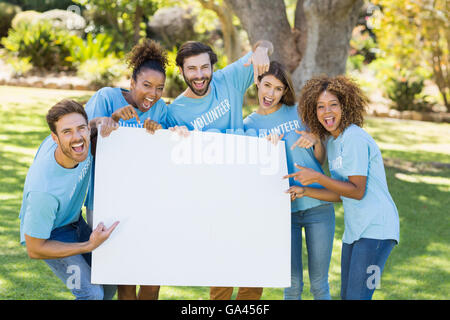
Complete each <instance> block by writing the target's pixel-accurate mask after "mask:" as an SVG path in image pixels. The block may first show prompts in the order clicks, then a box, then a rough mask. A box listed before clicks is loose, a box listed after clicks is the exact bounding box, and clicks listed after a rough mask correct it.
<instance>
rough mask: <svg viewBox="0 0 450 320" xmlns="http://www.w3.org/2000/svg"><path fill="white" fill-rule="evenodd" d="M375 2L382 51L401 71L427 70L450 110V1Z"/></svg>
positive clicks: (378, 0) (378, 36) (376, 31)
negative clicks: (395, 61) (390, 57)
mask: <svg viewBox="0 0 450 320" xmlns="http://www.w3.org/2000/svg"><path fill="white" fill-rule="evenodd" d="M375 3H376V4H377V5H379V6H380V8H381V15H380V16H379V17H378V20H377V21H376V23H375V26H377V27H376V28H375V33H376V35H377V39H378V43H379V46H380V49H381V50H382V52H383V53H384V54H385V55H386V56H392V57H394V58H395V59H396V60H397V61H398V63H397V65H398V68H399V69H402V70H407V71H410V72H411V71H413V70H415V69H417V68H427V69H428V70H429V71H430V72H431V73H432V75H433V80H434V82H435V83H436V85H437V86H438V88H439V91H440V93H441V96H442V99H443V101H444V104H445V106H446V108H447V111H450V22H449V12H450V1H448V0H422V1H417V0H404V1H393V0H376V1H375ZM399 71H400V70H399Z"/></svg>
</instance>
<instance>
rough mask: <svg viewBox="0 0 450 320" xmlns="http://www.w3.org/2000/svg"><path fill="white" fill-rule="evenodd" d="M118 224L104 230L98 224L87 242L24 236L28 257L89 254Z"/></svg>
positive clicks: (102, 226)
mask: <svg viewBox="0 0 450 320" xmlns="http://www.w3.org/2000/svg"><path fill="white" fill-rule="evenodd" d="M118 224H119V222H118V221H117V222H115V223H114V224H113V225H112V226H111V227H109V228H106V227H105V225H104V224H103V223H99V224H98V226H97V228H95V229H94V230H93V231H92V233H91V236H90V238H89V240H88V241H85V242H75V243H67V242H60V241H55V240H48V239H38V238H34V237H31V236H29V235H27V234H25V241H26V244H27V252H28V256H29V257H30V258H31V259H57V258H65V257H69V256H74V255H77V254H83V253H87V252H91V251H92V250H94V249H95V248H97V247H98V246H100V245H101V244H102V243H103V242H104V241H105V240H106V239H108V238H109V236H110V234H111V232H113V230H114V229H115V228H116V226H117V225H118Z"/></svg>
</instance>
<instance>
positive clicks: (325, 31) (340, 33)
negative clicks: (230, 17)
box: [224, 0, 364, 92]
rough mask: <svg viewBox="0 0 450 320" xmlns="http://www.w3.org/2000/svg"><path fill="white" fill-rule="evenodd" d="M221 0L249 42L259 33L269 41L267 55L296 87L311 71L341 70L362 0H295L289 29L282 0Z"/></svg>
mask: <svg viewBox="0 0 450 320" xmlns="http://www.w3.org/2000/svg"><path fill="white" fill-rule="evenodd" d="M224 1H226V2H227V3H228V4H229V6H230V7H231V8H232V10H233V11H234V12H235V14H236V15H237V16H238V17H239V19H240V20H241V24H242V26H243V27H244V29H245V30H246V31H247V33H248V35H249V39H250V42H251V43H252V44H253V43H255V42H256V41H258V40H260V39H265V40H269V41H271V42H272V44H273V46H274V54H273V56H272V60H279V61H280V62H282V63H284V64H285V65H286V66H287V68H288V69H289V70H290V71H291V72H292V79H293V81H294V86H295V89H296V91H297V92H299V91H300V89H301V88H302V86H303V85H304V84H305V82H306V81H307V80H308V79H310V78H311V77H312V76H314V75H319V74H328V75H330V76H335V75H338V74H343V73H345V66H346V63H347V57H348V50H349V46H350V44H349V42H350V38H351V35H352V31H353V28H354V26H355V25H356V21H357V18H358V14H359V11H360V9H361V7H362V5H363V3H364V1H363V0H298V2H297V9H296V15H295V26H294V29H293V30H291V27H290V26H289V23H288V20H287V16H286V8H285V5H284V1H283V0H248V1H240V0H224Z"/></svg>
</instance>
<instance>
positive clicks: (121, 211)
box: [91, 127, 291, 287]
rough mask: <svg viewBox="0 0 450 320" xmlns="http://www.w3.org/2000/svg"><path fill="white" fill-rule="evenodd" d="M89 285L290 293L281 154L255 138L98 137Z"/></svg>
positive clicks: (163, 133) (138, 131) (126, 133)
mask: <svg viewBox="0 0 450 320" xmlns="http://www.w3.org/2000/svg"><path fill="white" fill-rule="evenodd" d="M95 168H96V170H95V194H94V227H95V226H97V224H98V223H99V222H103V223H104V224H105V225H106V226H107V227H109V226H111V224H112V223H114V222H115V221H120V223H119V225H118V226H117V228H116V229H115V230H114V231H113V233H112V234H111V236H110V238H109V239H108V240H106V241H105V242H104V243H103V244H102V245H101V246H100V247H98V248H97V249H95V250H94V251H93V255H92V275H91V280H92V282H93V283H99V284H139V285H174V286H245V287H288V286H290V276H291V275H290V257H291V253H290V239H291V236H290V233H291V227H290V222H291V220H290V216H291V214H290V199H289V195H288V194H286V193H284V191H285V190H287V189H288V188H289V185H288V181H287V180H283V179H282V177H283V176H284V175H285V174H287V168H286V157H285V146H284V142H280V143H279V144H278V145H277V146H273V145H272V144H271V143H270V142H268V141H267V140H266V139H263V138H256V137H247V136H239V135H233V134H222V133H211V132H191V134H190V135H189V137H187V138H183V137H180V136H178V135H177V134H175V133H173V132H170V131H168V130H158V131H157V132H156V133H155V134H154V135H151V134H149V133H147V132H146V131H145V129H142V128H125V127H120V128H119V129H118V130H116V131H114V132H113V133H112V134H111V135H110V136H109V137H106V138H102V137H101V136H99V137H98V141H97V154H96V165H95Z"/></svg>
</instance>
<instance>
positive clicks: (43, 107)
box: [0, 86, 450, 300]
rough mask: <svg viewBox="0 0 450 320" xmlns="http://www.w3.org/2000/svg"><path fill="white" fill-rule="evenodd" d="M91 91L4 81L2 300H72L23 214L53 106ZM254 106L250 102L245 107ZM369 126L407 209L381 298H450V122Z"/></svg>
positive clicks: (199, 293)
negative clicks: (25, 227)
mask: <svg viewBox="0 0 450 320" xmlns="http://www.w3.org/2000/svg"><path fill="white" fill-rule="evenodd" d="M90 95H92V92H86V91H66V90H48V89H33V88H20V87H5V86H0V96H1V97H2V102H1V105H0V203H1V206H0V253H1V254H0V299H72V295H71V294H70V292H68V290H67V289H66V288H65V286H64V285H63V283H62V282H61V281H60V280H59V279H58V278H56V277H55V276H54V275H53V273H52V272H51V271H50V269H49V268H48V267H47V266H46V265H45V263H44V262H43V261H39V260H31V259H29V258H28V256H27V254H26V250H25V248H24V247H22V246H20V244H19V219H18V215H19V210H20V205H21V201H22V189H23V183H24V180H25V176H26V173H27V171H28V167H29V166H30V164H31V163H32V161H33V157H34V154H35V152H36V150H37V147H38V146H39V144H40V143H41V141H42V140H43V139H44V138H45V137H46V136H47V135H48V134H49V130H48V128H47V125H46V122H45V114H46V112H47V110H48V108H49V107H51V106H52V105H53V104H55V103H56V102H57V101H59V100H61V99H63V98H72V99H76V100H79V101H86V100H87V99H88V98H89V97H90ZM250 110H251V107H248V108H246V109H245V110H244V114H248V113H249V112H250ZM365 128H366V130H367V131H368V132H369V133H370V134H371V135H372V136H373V137H374V138H375V140H376V141H377V143H378V145H379V146H380V148H381V150H382V153H383V157H384V158H385V161H386V174H387V179H388V184H389V190H390V192H391V194H392V196H393V198H394V200H395V202H396V204H397V207H398V210H399V215H400V244H399V245H398V246H397V247H396V248H395V249H394V250H393V252H392V254H391V256H390V257H389V259H388V262H387V264H386V267H385V271H384V274H383V278H382V281H381V289H379V290H377V291H376V292H375V294H374V297H373V298H374V299H449V298H450V249H449V244H450V233H449V230H450V228H449V227H450V223H449V217H448V212H449V210H448V208H449V207H450V201H449V199H450V197H449V196H448V194H449V191H450V167H449V163H450V136H449V133H450V125H449V124H436V123H428V122H417V121H404V120H391V119H374V118H373V119H368V120H367V122H366V126H365ZM442 163H446V164H447V166H445V165H441V164H442ZM335 208H336V235H335V241H334V249H333V256H332V261H331V267H330V289H331V295H332V297H333V299H339V290H340V251H341V246H342V242H341V238H342V234H343V231H344V230H343V226H344V224H343V223H344V221H343V210H342V205H340V204H338V205H336V206H335ZM303 243H305V242H304V241H303ZM303 252H304V253H305V252H306V250H305V249H304V250H303ZM304 261H305V262H306V261H307V256H306V254H304ZM304 279H305V287H304V293H303V298H304V299H312V295H311V294H310V292H309V280H308V271H307V264H306V263H305V266H304ZM235 294H236V290H235ZM282 295H283V294H282V289H280V288H266V289H264V293H263V297H262V298H263V299H282ZM160 298H161V299H194V300H195V299H203V300H207V299H209V288H207V287H168V286H163V287H162V288H161V293H160Z"/></svg>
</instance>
